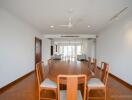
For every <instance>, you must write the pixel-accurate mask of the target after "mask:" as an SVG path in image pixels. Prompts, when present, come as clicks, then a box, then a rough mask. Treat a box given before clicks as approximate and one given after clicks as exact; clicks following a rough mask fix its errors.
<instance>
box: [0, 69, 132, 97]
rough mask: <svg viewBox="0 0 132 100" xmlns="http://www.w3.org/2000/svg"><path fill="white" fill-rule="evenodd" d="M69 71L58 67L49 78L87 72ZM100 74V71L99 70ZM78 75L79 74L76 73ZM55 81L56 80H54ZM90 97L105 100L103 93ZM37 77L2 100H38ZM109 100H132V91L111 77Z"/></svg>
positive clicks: (24, 82) (9, 90) (95, 93)
mask: <svg viewBox="0 0 132 100" xmlns="http://www.w3.org/2000/svg"><path fill="white" fill-rule="evenodd" d="M69 69H70V70H67V69H66V68H65V67H64V68H63V67H62V66H57V67H54V68H52V69H51V70H50V72H49V75H48V76H49V77H51V78H52V77H53V76H55V75H57V74H59V73H67V72H69V74H70V73H74V72H78V73H82V72H84V73H85V71H86V68H84V67H82V68H79V67H75V66H74V67H70V68H69ZM97 73H99V70H97ZM74 74H77V73H74ZM52 79H53V80H54V81H55V80H56V79H54V78H52ZM90 96H91V97H92V96H95V98H91V99H90V100H104V99H103V92H102V91H91V93H90ZM37 98H38V94H37V85H36V75H35V73H32V74H30V75H29V76H27V77H26V78H24V79H23V80H21V81H20V82H18V83H16V84H15V85H13V86H12V87H10V88H9V89H7V90H6V91H4V92H3V93H1V94H0V100H38V99H37ZM107 100H132V91H131V90H130V89H129V88H127V87H125V86H124V85H122V84H121V83H119V82H118V81H117V80H115V79H114V78H113V77H111V76H109V79H108V86H107Z"/></svg>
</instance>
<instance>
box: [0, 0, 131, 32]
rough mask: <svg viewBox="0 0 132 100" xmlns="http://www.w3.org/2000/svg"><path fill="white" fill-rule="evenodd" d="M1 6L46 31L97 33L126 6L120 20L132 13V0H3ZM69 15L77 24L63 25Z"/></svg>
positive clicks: (41, 30) (0, 1)
mask: <svg viewBox="0 0 132 100" xmlns="http://www.w3.org/2000/svg"><path fill="white" fill-rule="evenodd" d="M0 5H1V6H2V7H3V8H5V9H6V10H8V11H9V12H10V13H12V14H14V15H15V16H18V17H19V18H20V19H22V20H24V21H25V22H27V23H28V24H30V25H32V26H33V27H35V28H36V29H38V30H39V31H40V32H42V33H44V34H69V33H70V34H92V33H93V34H94V33H98V31H99V30H101V29H102V28H103V27H105V26H107V25H108V24H109V22H110V19H111V18H112V17H113V16H114V15H115V14H117V13H118V12H119V11H121V10H122V9H123V8H124V7H128V9H127V10H126V11H125V12H124V13H123V14H122V15H121V16H119V20H121V18H124V17H126V15H128V14H130V13H132V0H0ZM69 16H71V17H72V23H73V27H72V28H68V27H59V25H60V24H68V17H69ZM110 23H112V22H110ZM51 25H54V28H50V26H51ZM88 25H90V28H88Z"/></svg>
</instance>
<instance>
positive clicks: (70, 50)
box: [57, 39, 88, 58]
mask: <svg viewBox="0 0 132 100" xmlns="http://www.w3.org/2000/svg"><path fill="white" fill-rule="evenodd" d="M57 47H58V50H57V51H58V53H59V54H61V55H62V57H71V58H76V57H77V55H81V54H85V55H86V56H87V54H88V40H87V39H80V40H67V41H58V42H57Z"/></svg>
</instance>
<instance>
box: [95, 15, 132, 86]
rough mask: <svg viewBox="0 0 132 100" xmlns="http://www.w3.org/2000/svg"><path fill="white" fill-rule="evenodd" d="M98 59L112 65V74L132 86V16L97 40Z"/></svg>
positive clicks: (118, 22) (118, 23)
mask: <svg viewBox="0 0 132 100" xmlns="http://www.w3.org/2000/svg"><path fill="white" fill-rule="evenodd" d="M96 54H97V59H98V61H99V62H100V61H105V62H108V63H109V64H110V70H111V73H113V74H114V75H116V76H117V77H119V78H121V79H123V80H124V81H126V82H128V83H129V84H131V85H132V16H128V17H126V18H125V19H119V20H118V21H115V22H114V23H113V24H111V25H109V27H107V28H106V29H105V30H103V31H102V32H101V33H100V34H99V37H98V38H97V50H96Z"/></svg>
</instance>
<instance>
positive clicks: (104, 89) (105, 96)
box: [104, 88, 106, 100]
mask: <svg viewBox="0 0 132 100" xmlns="http://www.w3.org/2000/svg"><path fill="white" fill-rule="evenodd" d="M104 92H105V100H106V88H105V89H104Z"/></svg>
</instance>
